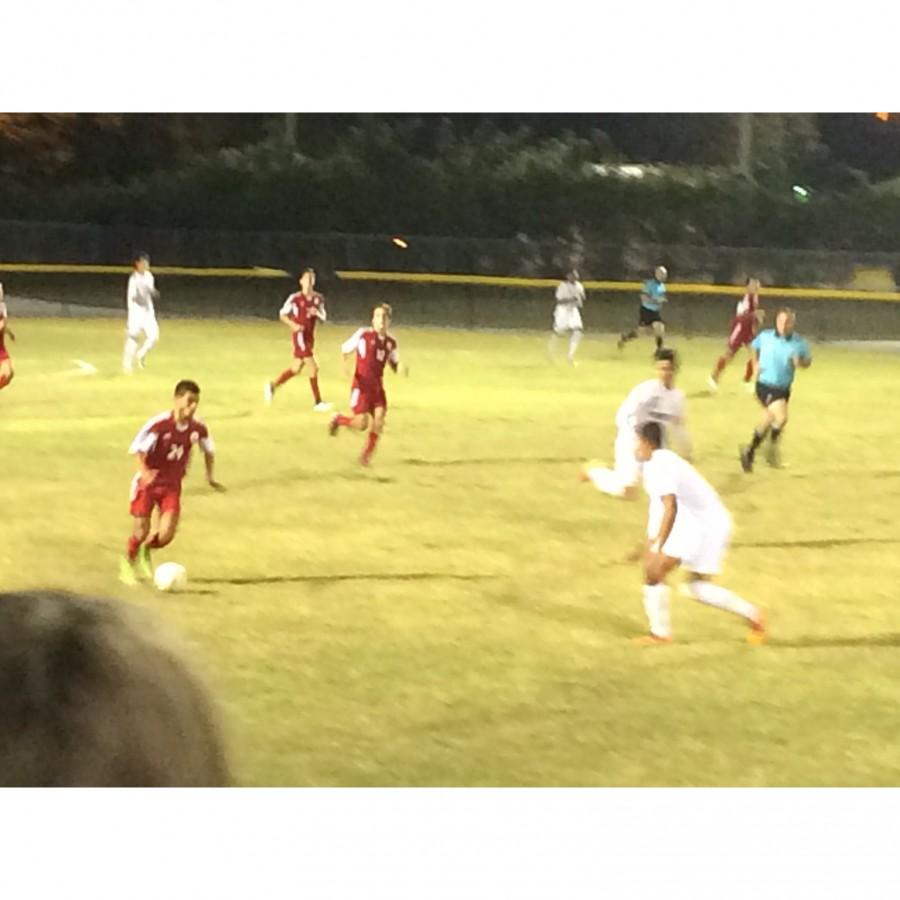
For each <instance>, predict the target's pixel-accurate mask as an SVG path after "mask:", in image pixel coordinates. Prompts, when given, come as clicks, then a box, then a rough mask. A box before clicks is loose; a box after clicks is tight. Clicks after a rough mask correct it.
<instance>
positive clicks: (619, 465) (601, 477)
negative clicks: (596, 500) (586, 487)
mask: <svg viewBox="0 0 900 900" xmlns="http://www.w3.org/2000/svg"><path fill="white" fill-rule="evenodd" d="M634 451H635V437H634V434H633V432H630V431H627V430H625V431H620V432H619V433H618V435H616V443H615V468H614V469H607V468H604V467H602V466H599V465H596V464H593V463H588V465H587V466H586V468H585V469H584V477H585V478H586V479H587V480H588V481H590V482H591V483H592V484H593V485H594V487H596V488H597V490H598V491H602V492H603V493H604V494H610V495H611V496H613V497H624V498H625V499H626V500H633V499H634V498H635V497H636V496H637V485H638V481H639V479H640V464H639V463H638V461H637V460H636V459H635V456H634Z"/></svg>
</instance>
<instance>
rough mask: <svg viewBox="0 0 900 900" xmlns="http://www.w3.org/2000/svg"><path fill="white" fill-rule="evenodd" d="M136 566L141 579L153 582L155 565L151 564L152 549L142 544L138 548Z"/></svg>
mask: <svg viewBox="0 0 900 900" xmlns="http://www.w3.org/2000/svg"><path fill="white" fill-rule="evenodd" d="M135 564H136V568H137V570H138V572H139V573H140V576H141V578H146V579H147V581H153V564H152V563H151V562H150V548H149V547H148V546H147V545H146V544H141V546H140V547H138V552H137V559H136V560H135Z"/></svg>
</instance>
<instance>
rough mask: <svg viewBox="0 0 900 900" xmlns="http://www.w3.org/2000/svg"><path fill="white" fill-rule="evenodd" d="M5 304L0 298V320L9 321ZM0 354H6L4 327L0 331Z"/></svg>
mask: <svg viewBox="0 0 900 900" xmlns="http://www.w3.org/2000/svg"><path fill="white" fill-rule="evenodd" d="M7 315H8V314H7V312H6V304H5V303H4V302H3V301H2V300H0V322H6V323H8V322H9V319H8V318H7ZM0 354H2V355H4V356H5V355H6V329H5V328H4V329H3V330H2V331H0Z"/></svg>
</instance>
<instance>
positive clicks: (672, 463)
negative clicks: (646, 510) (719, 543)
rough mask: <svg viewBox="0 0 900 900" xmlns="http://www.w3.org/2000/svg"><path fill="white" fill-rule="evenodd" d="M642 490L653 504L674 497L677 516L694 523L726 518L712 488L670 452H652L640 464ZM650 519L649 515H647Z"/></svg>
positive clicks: (675, 454)
mask: <svg viewBox="0 0 900 900" xmlns="http://www.w3.org/2000/svg"><path fill="white" fill-rule="evenodd" d="M644 489H645V490H646V491H647V493H648V494H649V495H650V502H651V509H652V507H653V504H654V503H655V502H661V501H662V498H663V497H666V496H669V495H670V494H674V496H675V501H676V503H677V504H678V512H677V514H676V518H677V516H682V515H684V516H689V517H691V518H692V519H694V520H695V521H697V522H710V521H712V522H717V521H727V520H728V519H729V518H730V516H729V515H728V510H727V509H725V505H724V504H723V503H722V501H721V500H720V499H719V495H718V494H717V493H716V490H715V488H714V487H713V486H712V485H711V484H710V483H709V482H708V481H707V480H706V479H705V478H704V477H703V476H702V475H701V474H700V473H699V472H698V471H697V470H696V469H695V468H694V467H693V466H692V465H691V464H690V463H689V462H688V461H687V460H685V459H682V458H681V457H680V456H679V455H678V454H677V453H673V452H672V451H671V450H662V449H660V450H654V451H653V455H652V456H651V457H650V459H649V460H647V462H645V463H644ZM651 517H652V514H651Z"/></svg>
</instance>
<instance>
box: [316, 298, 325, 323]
mask: <svg viewBox="0 0 900 900" xmlns="http://www.w3.org/2000/svg"><path fill="white" fill-rule="evenodd" d="M314 309H315V313H316V316H318V318H319V320H320V321H322V322H327V321H328V310H327V309H325V298H324V297H322V296H321V295H320V297H319V305H318V306H316V307H314Z"/></svg>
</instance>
